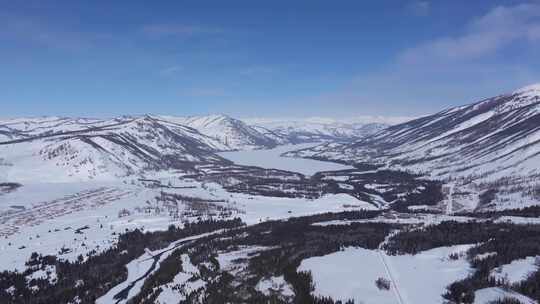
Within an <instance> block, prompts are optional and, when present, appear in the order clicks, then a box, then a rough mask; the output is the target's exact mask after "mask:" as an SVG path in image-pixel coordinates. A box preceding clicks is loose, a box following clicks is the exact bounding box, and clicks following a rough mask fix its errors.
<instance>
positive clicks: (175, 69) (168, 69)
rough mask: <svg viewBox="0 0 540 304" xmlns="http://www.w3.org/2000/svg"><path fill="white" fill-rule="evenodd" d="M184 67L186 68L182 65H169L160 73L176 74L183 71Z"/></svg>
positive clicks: (164, 74)
mask: <svg viewBox="0 0 540 304" xmlns="http://www.w3.org/2000/svg"><path fill="white" fill-rule="evenodd" d="M183 69H184V67H182V66H179V65H173V66H169V67H166V68H163V69H161V70H160V71H159V74H161V75H163V76H169V75H173V74H176V73H178V72H180V71H182V70H183Z"/></svg>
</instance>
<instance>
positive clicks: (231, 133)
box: [157, 114, 278, 150]
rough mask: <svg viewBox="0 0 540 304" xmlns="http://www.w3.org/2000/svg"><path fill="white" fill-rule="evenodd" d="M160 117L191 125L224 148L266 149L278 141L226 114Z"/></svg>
mask: <svg viewBox="0 0 540 304" xmlns="http://www.w3.org/2000/svg"><path fill="white" fill-rule="evenodd" d="M157 117H158V118H160V119H163V120H166V121H170V122H174V123H177V124H181V125H185V126H188V127H191V128H193V129H195V130H197V131H199V132H200V133H202V134H204V135H206V136H208V137H210V138H213V139H215V140H217V141H218V142H220V143H221V144H223V145H224V146H225V147H226V150H248V149H268V148H273V147H275V146H276V145H277V144H278V142H276V141H275V140H274V139H273V138H271V137H267V136H265V134H263V133H260V132H259V131H258V130H256V129H254V128H251V127H250V126H248V125H247V124H245V123H244V122H243V121H241V120H238V119H235V118H232V117H229V116H227V115H223V114H219V115H208V116H189V117H174V116H157Z"/></svg>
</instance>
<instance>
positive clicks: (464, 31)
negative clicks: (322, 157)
mask: <svg viewBox="0 0 540 304" xmlns="http://www.w3.org/2000/svg"><path fill="white" fill-rule="evenodd" d="M535 82H540V2H539V1H480V0H475V1H406V0H405V1H395V0H394V1H390V0H388V1H317V0H311V1H234V0H232V1H134V0H130V1H127V0H126V1H75V0H71V1H39V0H33V1H32V0H30V1H5V0H0V105H1V106H2V113H1V114H0V117H6V116H7V117H10V116H36V115H69V116H94V117H97V116H102V117H103V116H104V117H110V116H115V115H121V114H142V113H156V114H170V115H197V114H207V113H225V114H229V115H233V116H237V117H250V116H259V117H260V116H264V117H278V116H289V117H291V116H294V117H302V116H328V117H337V118H339V117H354V116H355V115H386V116H415V115H420V114H426V113H430V112H433V111H437V110H440V109H443V108H445V107H449V106H453V105H460V104H464V103H468V102H472V101H475V100H477V99H479V98H483V97H489V96H493V95H496V94H499V93H503V92H506V91H511V90H513V89H516V88H518V87H521V86H525V85H527V84H530V83H535Z"/></svg>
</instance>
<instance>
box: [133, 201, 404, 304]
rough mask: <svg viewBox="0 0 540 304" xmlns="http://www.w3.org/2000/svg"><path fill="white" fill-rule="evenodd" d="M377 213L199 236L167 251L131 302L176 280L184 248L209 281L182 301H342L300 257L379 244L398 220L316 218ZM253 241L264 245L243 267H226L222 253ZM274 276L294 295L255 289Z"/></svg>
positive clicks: (146, 297) (308, 219) (309, 218)
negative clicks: (318, 289) (319, 289)
mask: <svg viewBox="0 0 540 304" xmlns="http://www.w3.org/2000/svg"><path fill="white" fill-rule="evenodd" d="M378 213H379V212H378V211H356V212H343V213H337V214H331V213H327V214H322V215H315V216H307V217H298V218H291V219H289V220H287V221H269V222H263V223H260V224H257V225H253V226H248V227H243V228H239V229H235V230H229V231H225V232H223V233H219V234H214V235H210V236H207V237H204V238H201V239H198V240H196V241H194V242H193V243H190V244H188V245H186V246H185V247H183V248H181V249H177V250H176V251H175V252H173V253H172V254H171V255H170V256H168V257H167V258H166V259H165V260H164V261H163V262H162V266H161V267H160V268H159V269H158V270H157V271H156V272H154V273H153V274H152V275H151V276H150V277H149V278H147V279H146V281H145V283H144V286H143V288H142V289H141V292H140V293H139V294H138V295H137V296H136V297H135V298H133V299H132V300H131V301H130V303H133V304H134V303H152V301H153V299H156V298H157V297H158V296H159V293H160V292H161V289H160V286H162V285H164V284H168V283H171V282H172V281H173V279H174V277H175V275H176V274H177V273H178V272H180V271H181V270H182V265H181V256H182V255H183V254H188V255H189V258H190V261H191V263H192V264H194V265H195V266H196V267H197V268H198V272H199V273H198V274H197V279H201V280H203V281H204V282H205V287H204V288H201V289H197V290H194V291H192V292H191V293H188V294H184V296H185V297H186V298H187V299H188V300H186V301H184V302H182V303H320V304H335V303H341V302H339V301H337V302H336V301H334V300H333V299H331V298H325V297H322V298H321V297H316V296H314V295H313V290H314V284H313V279H312V277H311V274H310V273H309V272H299V271H298V270H297V269H298V266H299V265H300V263H301V261H302V260H303V259H306V258H309V257H313V256H322V255H326V254H330V253H332V252H336V251H339V250H340V249H341V248H343V247H346V246H360V247H363V248H369V249H375V248H377V246H378V245H379V244H380V243H381V242H382V241H383V240H384V238H385V236H386V235H387V234H388V233H389V232H390V231H391V230H392V229H395V228H396V226H393V225H389V224H383V223H353V224H351V225H340V226H316V225H312V224H313V223H314V222H318V221H321V220H323V221H324V220H336V219H358V218H368V217H373V216H376V215H377V214H378ZM252 246H257V247H262V248H265V249H264V250H261V251H258V252H257V253H256V254H253V255H250V256H248V257H247V258H246V260H244V261H242V262H243V263H245V265H246V266H245V270H244V271H241V272H239V273H236V274H235V275H234V276H232V275H231V274H230V273H228V272H227V271H225V270H224V269H222V266H223V265H219V262H218V260H217V256H218V254H220V253H224V252H231V251H236V250H239V249H242V248H249V247H252ZM272 276H283V277H284V279H285V281H286V282H287V283H288V284H290V286H291V288H292V290H293V291H294V294H295V295H294V296H293V297H286V296H280V295H276V294H264V293H261V292H260V291H259V290H257V289H256V286H257V284H258V282H260V280H262V279H264V278H268V277H272ZM184 292H185V291H184ZM346 303H349V304H352V303H353V302H352V301H347V302H346Z"/></svg>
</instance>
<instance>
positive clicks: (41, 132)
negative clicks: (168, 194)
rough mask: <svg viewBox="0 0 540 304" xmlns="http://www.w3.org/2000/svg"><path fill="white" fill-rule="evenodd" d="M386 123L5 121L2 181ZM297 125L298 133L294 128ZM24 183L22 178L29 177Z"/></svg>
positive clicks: (167, 162)
mask: <svg viewBox="0 0 540 304" xmlns="http://www.w3.org/2000/svg"><path fill="white" fill-rule="evenodd" d="M382 127H383V125H380V124H377V125H339V124H336V125H331V124H319V125H306V124H297V125H295V126H294V127H293V126H292V125H290V124H288V125H286V126H280V125H275V126H273V127H262V126H250V125H248V124H246V123H244V122H243V121H241V120H238V119H235V118H232V117H229V116H226V115H209V116H192V117H173V116H159V115H144V116H138V117H132V116H123V117H117V118H114V119H90V118H68V117H41V118H16V119H7V120H3V121H0V166H3V168H4V170H2V171H3V173H1V174H0V180H1V179H9V178H8V177H9V176H12V177H14V176H16V177H17V179H20V178H21V177H25V176H26V177H27V178H28V179H35V178H36V177H41V178H44V179H47V178H50V179H53V180H64V179H67V180H71V179H73V178H79V179H83V180H85V179H88V178H90V179H94V178H116V177H118V176H125V175H130V174H135V173H138V172H144V171H145V170H164V169H167V170H168V169H181V170H184V171H189V170H192V169H193V167H194V165H198V164H206V163H212V164H215V163H224V162H225V163H226V162H228V161H226V160H225V159H223V158H221V157H220V156H218V155H217V154H216V153H215V152H219V151H231V150H251V149H269V148H273V147H276V146H278V145H283V144H291V143H304V142H320V141H329V140H330V141H339V142H343V141H351V140H353V139H354V138H359V137H360V136H364V135H366V134H369V133H373V132H375V131H378V130H379V129H380V128H382ZM295 128H296V129H295ZM23 179H24V178H23Z"/></svg>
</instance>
